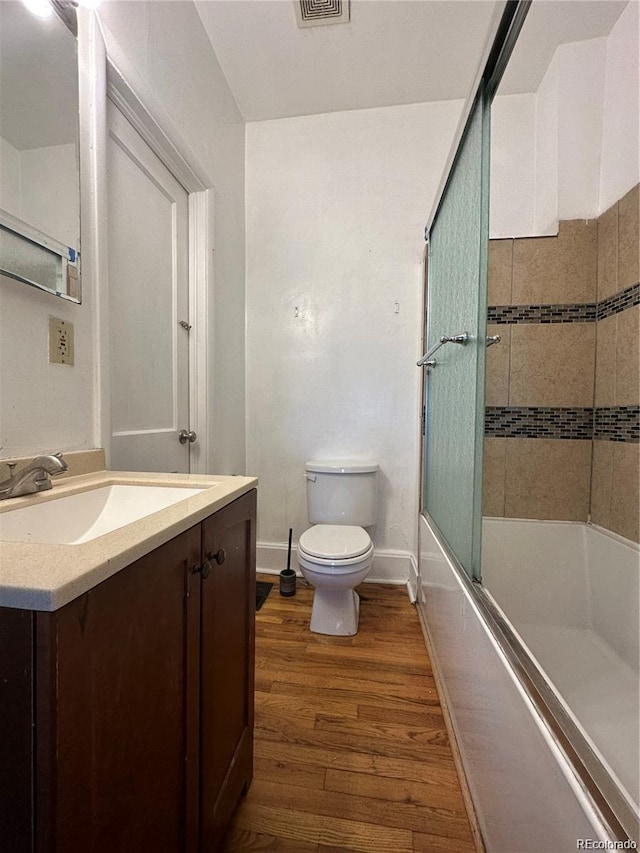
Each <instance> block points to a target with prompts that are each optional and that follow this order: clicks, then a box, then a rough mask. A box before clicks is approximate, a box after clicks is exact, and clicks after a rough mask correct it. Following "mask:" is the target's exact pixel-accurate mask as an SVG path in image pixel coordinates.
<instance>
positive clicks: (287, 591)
mask: <svg viewBox="0 0 640 853" xmlns="http://www.w3.org/2000/svg"><path fill="white" fill-rule="evenodd" d="M292 536H293V528H291V527H290V528H289V549H288V551H287V568H286V569H283V570H282V571H281V572H280V595H284V596H285V598H288V597H289V596H290V595H295V594H296V573H295V572H294V571H293V569H292V568H291V538H292Z"/></svg>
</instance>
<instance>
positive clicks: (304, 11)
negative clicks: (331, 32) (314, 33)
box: [293, 0, 350, 27]
mask: <svg viewBox="0 0 640 853" xmlns="http://www.w3.org/2000/svg"><path fill="white" fill-rule="evenodd" d="M349 3H350V0H293V5H294V6H295V9H296V18H297V19H298V26H299V27H321V26H323V25H325V24H348V23H349Z"/></svg>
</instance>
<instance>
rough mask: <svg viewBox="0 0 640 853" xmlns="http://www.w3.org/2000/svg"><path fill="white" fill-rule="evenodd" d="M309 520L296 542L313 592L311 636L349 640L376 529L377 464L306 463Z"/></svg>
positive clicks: (369, 565)
mask: <svg viewBox="0 0 640 853" xmlns="http://www.w3.org/2000/svg"><path fill="white" fill-rule="evenodd" d="M305 476H306V479H307V515H308V518H309V521H310V522H311V523H312V524H313V525H314V526H313V527H310V528H309V529H308V530H306V531H305V532H304V533H303V534H302V536H301V537H300V539H299V540H298V565H299V566H300V571H301V572H302V574H303V576H304V577H305V578H306V579H307V580H308V581H309V583H310V584H312V585H313V586H314V587H315V592H314V595H313V610H312V612H311V630H312V631H313V632H314V633H316V634H331V635H333V636H344V637H349V636H352V635H353V634H356V633H357V631H358V616H359V611H360V599H359V597H358V595H357V593H356V592H355V587H356V586H358V584H360V583H362V581H363V580H364V579H365V578H366V576H367V575H368V574H369V570H370V569H371V563H372V562H373V544H372V542H371V539H370V537H369V534H368V533H367V531H366V530H365V529H364V528H365V527H371V526H372V525H374V524H375V523H376V519H377V510H378V490H377V481H378V464H377V463H376V462H362V461H350V460H342V459H340V460H328V461H310V462H307V464H306V466H305Z"/></svg>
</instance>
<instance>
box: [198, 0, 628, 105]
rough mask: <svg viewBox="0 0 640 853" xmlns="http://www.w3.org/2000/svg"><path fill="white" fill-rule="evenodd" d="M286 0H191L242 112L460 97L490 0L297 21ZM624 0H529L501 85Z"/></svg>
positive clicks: (480, 43)
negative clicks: (304, 25) (337, 20)
mask: <svg viewBox="0 0 640 853" xmlns="http://www.w3.org/2000/svg"><path fill="white" fill-rule="evenodd" d="M293 3H294V0H196V8H197V9H198V13H199V15H200V18H201V19H202V22H203V24H204V27H205V30H206V31H207V34H208V36H209V39H210V41H211V44H212V45H213V48H214V50H215V52H216V55H217V57H218V60H219V62H220V65H221V66H222V70H223V72H224V74H225V76H226V78H227V81H228V82H229V85H230V87H231V90H232V92H233V94H234V96H235V99H236V102H237V104H238V107H239V109H240V112H241V113H242V115H243V117H244V118H245V120H247V121H262V120H265V119H275V118H285V117H288V116H300V115H313V114H318V113H327V112H337V111H340V110H353V109H365V108H369V107H384V106H391V105H396V104H412V103H421V102H425V101H439V100H450V99H455V98H465V97H466V96H467V95H468V94H469V87H470V86H471V85H472V83H473V80H474V77H475V73H476V70H477V68H478V66H479V63H480V61H481V59H482V56H483V52H484V48H485V44H486V41H487V39H488V34H489V32H490V30H491V20H492V16H493V14H494V12H496V10H497V9H498V8H502V3H500V2H494V0H351V21H350V23H348V24H334V25H331V26H320V27H312V28H310V29H303V30H301V29H298V27H297V25H296V15H295V9H294V5H293ZM626 4H627V0H534V2H533V4H532V6H531V10H530V12H529V15H528V18H527V22H526V24H525V29H524V30H523V33H522V36H521V40H520V41H519V43H518V48H517V54H516V55H514V60H513V63H512V64H510V67H509V69H508V76H507V79H505V83H504V85H503V87H501V90H500V92H501V94H503V93H507V92H508V93H513V92H533V91H536V90H537V87H538V85H539V83H540V80H541V79H542V77H543V75H544V71H545V70H546V68H547V66H548V64H549V62H550V61H551V58H552V56H553V53H554V51H555V49H556V47H557V46H558V44H561V43H563V42H571V41H582V40H584V39H590V38H596V37H599V36H604V35H607V33H608V32H609V31H610V29H611V27H612V26H613V24H614V23H615V21H616V20H617V19H618V17H619V15H620V14H621V12H622V10H623V8H624V7H625V6H626Z"/></svg>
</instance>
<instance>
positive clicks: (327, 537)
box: [298, 524, 373, 566]
mask: <svg viewBox="0 0 640 853" xmlns="http://www.w3.org/2000/svg"><path fill="white" fill-rule="evenodd" d="M298 552H299V553H300V555H301V556H304V557H306V558H307V559H309V560H310V561H311V562H313V563H315V564H316V565H320V566H323V565H324V566H349V565H353V564H354V563H360V562H362V561H363V560H365V559H367V558H368V557H369V556H370V554H371V553H372V552H373V544H372V542H371V539H370V537H369V534H368V533H367V531H366V530H364V529H363V528H362V527H354V526H352V525H341V524H316V525H315V526H314V527H310V528H309V529H308V530H305V532H304V533H303V534H302V536H301V537H300V539H299V540H298Z"/></svg>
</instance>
